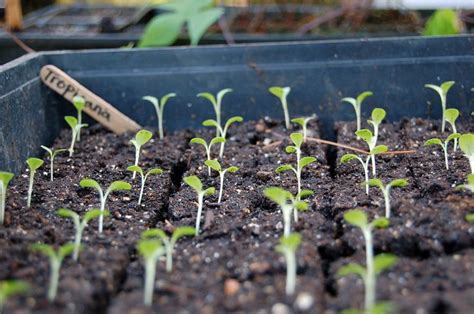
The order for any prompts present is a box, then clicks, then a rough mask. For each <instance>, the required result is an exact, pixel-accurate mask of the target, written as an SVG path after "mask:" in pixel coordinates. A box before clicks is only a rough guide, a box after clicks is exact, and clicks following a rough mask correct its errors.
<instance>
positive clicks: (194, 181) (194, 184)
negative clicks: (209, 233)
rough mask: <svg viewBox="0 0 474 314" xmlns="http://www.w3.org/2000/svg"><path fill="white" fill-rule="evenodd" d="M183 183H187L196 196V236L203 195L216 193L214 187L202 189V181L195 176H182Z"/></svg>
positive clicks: (199, 223) (199, 222)
mask: <svg viewBox="0 0 474 314" xmlns="http://www.w3.org/2000/svg"><path fill="white" fill-rule="evenodd" d="M183 181H184V183H186V184H187V185H189V186H190V187H191V188H192V189H193V190H194V191H195V192H196V194H197V197H198V212H197V217H196V233H195V235H196V236H197V235H198V234H199V226H200V225H201V213H202V205H203V202H204V196H210V195H213V194H214V193H216V189H215V188H214V187H210V188H207V189H205V190H203V187H202V182H201V180H199V178H198V177H197V176H189V177H184V178H183Z"/></svg>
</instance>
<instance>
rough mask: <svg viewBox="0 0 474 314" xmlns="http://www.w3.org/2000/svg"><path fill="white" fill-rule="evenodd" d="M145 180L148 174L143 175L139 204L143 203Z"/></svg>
mask: <svg viewBox="0 0 474 314" xmlns="http://www.w3.org/2000/svg"><path fill="white" fill-rule="evenodd" d="M145 181H146V175H145V176H143V175H142V183H141V187H140V196H139V197H138V205H141V203H142V197H143V190H145Z"/></svg>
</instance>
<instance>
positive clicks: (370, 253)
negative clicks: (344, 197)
mask: <svg viewBox="0 0 474 314" xmlns="http://www.w3.org/2000/svg"><path fill="white" fill-rule="evenodd" d="M344 220H345V221H347V222H348V223H350V224H351V225H353V226H356V227H359V228H360V229H361V231H362V234H363V235H364V239H365V253H366V268H364V267H363V266H361V265H360V264H357V263H349V264H347V265H345V266H343V267H341V268H340V269H339V271H338V272H337V275H338V276H347V275H350V274H355V275H359V276H360V277H361V278H362V280H363V282H364V286H365V300H364V308H365V309H364V310H365V313H375V312H374V308H375V307H376V303H375V301H376V276H377V275H378V274H380V273H381V272H382V271H384V270H385V269H387V268H389V267H391V266H393V265H395V263H396V262H397V257H396V256H394V255H392V254H379V255H377V256H375V258H374V249H373V243H372V230H373V229H374V228H385V227H387V226H388V225H389V220H388V219H387V218H376V219H374V220H372V222H370V223H369V222H368V218H367V214H366V213H365V212H363V211H362V210H359V209H354V210H349V211H347V212H346V213H344Z"/></svg>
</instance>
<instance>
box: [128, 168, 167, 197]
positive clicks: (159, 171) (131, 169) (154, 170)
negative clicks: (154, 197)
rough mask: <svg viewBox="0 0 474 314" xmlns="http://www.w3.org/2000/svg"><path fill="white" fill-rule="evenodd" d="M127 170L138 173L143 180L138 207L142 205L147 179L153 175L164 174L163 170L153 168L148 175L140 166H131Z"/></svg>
mask: <svg viewBox="0 0 474 314" xmlns="http://www.w3.org/2000/svg"><path fill="white" fill-rule="evenodd" d="M127 170H128V171H133V172H134V173H135V172H138V173H139V174H140V177H141V178H142V184H141V187H140V196H139V197H138V205H140V204H141V203H142V196H143V190H144V189H145V182H146V179H147V178H148V176H149V175H152V174H162V173H163V170H162V169H160V168H152V169H150V170H148V172H147V173H146V174H144V173H143V170H142V168H140V167H139V166H129V167H128V168H127Z"/></svg>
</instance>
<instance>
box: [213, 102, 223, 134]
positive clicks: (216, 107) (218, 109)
mask: <svg viewBox="0 0 474 314" xmlns="http://www.w3.org/2000/svg"><path fill="white" fill-rule="evenodd" d="M214 112H215V113H216V122H217V125H218V126H220V125H221V105H220V104H218V103H215V104H214ZM220 133H221V130H219V127H216V136H219V134H220Z"/></svg>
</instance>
